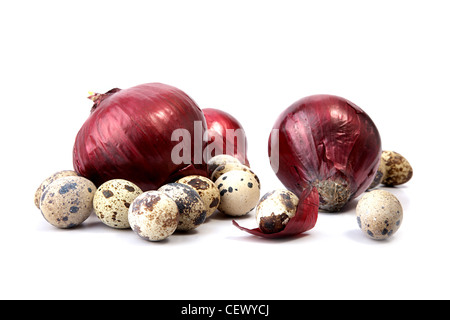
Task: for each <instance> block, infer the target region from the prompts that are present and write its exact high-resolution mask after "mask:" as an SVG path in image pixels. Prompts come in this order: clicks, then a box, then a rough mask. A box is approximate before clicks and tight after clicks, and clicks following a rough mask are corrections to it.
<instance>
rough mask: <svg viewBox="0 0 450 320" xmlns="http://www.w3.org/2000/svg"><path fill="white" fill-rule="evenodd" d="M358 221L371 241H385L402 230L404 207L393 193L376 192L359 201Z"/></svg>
mask: <svg viewBox="0 0 450 320" xmlns="http://www.w3.org/2000/svg"><path fill="white" fill-rule="evenodd" d="M356 219H357V222H358V225H359V227H360V228H361V230H362V231H363V232H364V234H365V235H367V236H368V237H370V238H371V239H375V240H384V239H387V238H389V237H391V236H392V235H393V234H394V233H396V232H397V230H398V229H399V228H400V225H401V223H402V220H403V209H402V205H401V204H400V201H399V200H398V199H397V198H396V197H395V196H394V195H393V194H392V193H390V192H388V191H386V190H381V189H378V190H374V191H371V192H368V193H366V194H365V195H364V196H363V197H362V198H361V199H360V200H359V201H358V204H357V206H356Z"/></svg>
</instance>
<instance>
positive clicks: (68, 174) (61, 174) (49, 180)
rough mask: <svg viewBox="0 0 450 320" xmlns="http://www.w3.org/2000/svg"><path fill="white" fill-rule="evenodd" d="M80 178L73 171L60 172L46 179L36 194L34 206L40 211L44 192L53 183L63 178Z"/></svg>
mask: <svg viewBox="0 0 450 320" xmlns="http://www.w3.org/2000/svg"><path fill="white" fill-rule="evenodd" d="M77 176H80V175H79V174H78V173H76V172H75V171H73V170H62V171H58V172H56V173H54V174H52V175H51V176H50V177H48V178H47V179H45V180H44V181H43V182H42V183H41V185H40V186H39V187H38V188H37V190H36V192H35V193H34V204H35V205H36V207H37V208H38V209H40V205H39V202H40V201H41V196H42V192H44V189H45V188H47V186H48V185H49V184H50V183H52V182H53V181H55V180H57V179H59V178H63V177H77Z"/></svg>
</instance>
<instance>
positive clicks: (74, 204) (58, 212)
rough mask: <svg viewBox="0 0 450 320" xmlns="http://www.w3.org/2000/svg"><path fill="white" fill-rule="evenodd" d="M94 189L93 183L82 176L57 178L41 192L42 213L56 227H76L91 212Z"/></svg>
mask: <svg viewBox="0 0 450 320" xmlns="http://www.w3.org/2000/svg"><path fill="white" fill-rule="evenodd" d="M96 190H97V189H96V187H95V185H94V184H93V183H92V182H91V181H89V180H88V179H86V178H83V177H74V176H70V177H63V178H59V179H57V180H55V181H53V182H52V183H51V184H49V185H48V186H47V188H45V190H44V192H43V193H42V196H41V200H40V209H41V212H42V215H43V216H44V218H45V219H46V220H47V221H48V222H49V223H50V224H52V225H53V226H55V227H57V228H62V229H67V228H72V227H76V226H78V225H80V224H81V223H82V222H84V221H85V220H86V219H87V218H88V217H89V215H90V214H91V212H92V210H93V199H94V194H95V192H96Z"/></svg>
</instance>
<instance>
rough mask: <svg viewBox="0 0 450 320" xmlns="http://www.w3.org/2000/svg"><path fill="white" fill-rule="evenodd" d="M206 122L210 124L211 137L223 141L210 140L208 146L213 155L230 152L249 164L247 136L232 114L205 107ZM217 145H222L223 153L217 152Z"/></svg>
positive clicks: (209, 133)
mask: <svg viewBox="0 0 450 320" xmlns="http://www.w3.org/2000/svg"><path fill="white" fill-rule="evenodd" d="M203 114H204V115H205V119H206V124H207V126H208V135H209V137H210V139H212V137H214V139H221V140H222V141H223V142H222V143H220V141H216V144H215V143H214V141H215V140H214V139H212V141H210V142H209V143H208V145H207V148H211V154H210V156H211V157H214V156H215V155H217V154H228V155H231V156H234V157H236V158H237V159H238V160H239V161H240V162H241V163H243V164H245V165H247V166H249V165H250V164H249V162H248V159H247V137H246V135H245V131H244V129H243V127H242V125H241V123H240V122H239V121H238V120H237V119H236V118H235V117H233V116H232V115H231V114H229V113H227V112H225V111H222V110H218V109H214V108H205V109H203ZM215 146H216V147H220V149H221V151H222V152H221V153H220V152H217V151H218V150H216V148H215Z"/></svg>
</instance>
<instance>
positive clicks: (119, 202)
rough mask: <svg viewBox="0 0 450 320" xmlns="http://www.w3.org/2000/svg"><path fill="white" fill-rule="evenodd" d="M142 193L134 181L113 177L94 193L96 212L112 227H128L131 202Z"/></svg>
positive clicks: (101, 219)
mask: <svg viewBox="0 0 450 320" xmlns="http://www.w3.org/2000/svg"><path fill="white" fill-rule="evenodd" d="M141 193H142V190H141V189H140V188H139V187H138V186H137V185H135V184H134V183H132V182H130V181H127V180H123V179H113V180H109V181H106V182H105V183H103V184H102V185H101V186H100V187H98V189H97V191H96V192H95V195H94V212H95V214H96V215H97V217H98V218H99V219H100V221H102V222H103V223H104V224H106V225H107V226H109V227H111V228H116V229H127V228H129V227H130V224H129V223H128V209H129V208H130V205H131V203H132V202H133V201H134V199H136V197H137V196H139V195H140V194H141Z"/></svg>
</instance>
